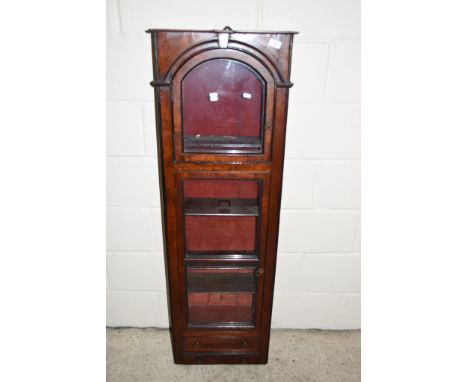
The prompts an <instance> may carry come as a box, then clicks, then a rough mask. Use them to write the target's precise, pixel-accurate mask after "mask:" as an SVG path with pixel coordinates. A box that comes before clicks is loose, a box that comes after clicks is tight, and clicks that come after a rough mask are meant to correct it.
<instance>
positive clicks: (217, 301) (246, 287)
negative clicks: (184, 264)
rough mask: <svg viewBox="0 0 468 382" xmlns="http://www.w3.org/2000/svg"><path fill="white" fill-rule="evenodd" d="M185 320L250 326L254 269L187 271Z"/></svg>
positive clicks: (252, 313) (252, 311)
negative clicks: (186, 310)
mask: <svg viewBox="0 0 468 382" xmlns="http://www.w3.org/2000/svg"><path fill="white" fill-rule="evenodd" d="M187 288H188V318H189V322H190V323H191V324H195V325H210V324H211V325H213V324H234V325H235V324H244V325H245V324H252V323H253V315H254V309H253V301H254V294H255V277H254V269H253V268H250V269H249V268H244V269H242V268H240V269H235V268H233V269H210V268H205V269H190V268H189V269H188V270H187Z"/></svg>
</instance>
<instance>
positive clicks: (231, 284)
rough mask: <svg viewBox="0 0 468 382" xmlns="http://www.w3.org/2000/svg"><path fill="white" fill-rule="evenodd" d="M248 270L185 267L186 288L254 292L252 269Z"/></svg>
mask: <svg viewBox="0 0 468 382" xmlns="http://www.w3.org/2000/svg"><path fill="white" fill-rule="evenodd" d="M247 270H248V272H242V273H240V272H235V271H230V270H229V269H224V270H222V271H219V270H217V269H216V270H212V271H211V272H210V269H209V268H204V269H203V270H197V268H192V269H190V268H189V269H187V290H188V292H189V293H192V292H216V293H246V292H251V293H254V292H255V277H254V272H253V271H254V270H253V269H248V268H247Z"/></svg>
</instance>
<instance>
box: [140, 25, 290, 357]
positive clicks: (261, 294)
mask: <svg viewBox="0 0 468 382" xmlns="http://www.w3.org/2000/svg"><path fill="white" fill-rule="evenodd" d="M147 32H148V33H150V34H151V41H152V52H151V54H152V59H153V76H154V77H153V81H152V82H151V85H152V86H154V90H155V92H154V94H155V104H156V129H157V144H158V153H159V176H160V188H161V213H162V221H163V230H164V234H163V236H164V249H165V262H166V276H167V290H168V302H169V312H170V314H169V315H170V332H171V340H172V348H173V355H174V362H176V363H184V364H192V363H202V364H203V363H206V364H209V363H266V362H267V361H268V346H269V337H270V322H271V311H272V304H273V285H274V279H275V265H276V249H277V241H278V229H279V212H280V203H281V185H282V172H283V159H284V143H285V132H286V114H287V103H288V92H289V88H290V87H291V86H292V83H291V82H290V81H289V78H290V66H291V53H292V43H293V36H294V34H295V32H246V31H234V30H232V29H231V28H229V27H226V28H224V29H222V30H167V29H150V30H148V31H147Z"/></svg>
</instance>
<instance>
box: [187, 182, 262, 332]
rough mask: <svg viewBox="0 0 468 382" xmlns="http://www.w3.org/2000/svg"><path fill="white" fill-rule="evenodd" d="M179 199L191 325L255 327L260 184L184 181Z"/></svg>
mask: <svg viewBox="0 0 468 382" xmlns="http://www.w3.org/2000/svg"><path fill="white" fill-rule="evenodd" d="M183 193H184V212H185V249H186V253H185V261H186V278H187V296H188V319H189V323H190V324H191V325H194V326H209V325H215V326H216V325H229V326H231V325H233V326H236V325H240V326H243V325H244V326H245V325H249V326H251V325H253V320H254V312H255V309H254V301H255V290H256V277H255V270H256V267H257V266H258V257H257V230H258V216H259V194H260V187H259V181H257V180H246V179H240V180H233V179H229V180H217V179H216V180H214V179H186V180H185V181H184V185H183Z"/></svg>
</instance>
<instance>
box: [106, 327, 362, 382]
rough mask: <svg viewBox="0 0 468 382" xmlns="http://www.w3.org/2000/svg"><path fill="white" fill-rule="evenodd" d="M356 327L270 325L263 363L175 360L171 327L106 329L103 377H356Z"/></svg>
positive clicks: (113, 380) (137, 381) (326, 380)
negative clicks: (266, 357) (287, 327)
mask: <svg viewBox="0 0 468 382" xmlns="http://www.w3.org/2000/svg"><path fill="white" fill-rule="evenodd" d="M360 345H361V333H360V332H358V331H315V330H273V331H272V334H271V342H270V355H269V362H268V364H267V365H190V366H189V365H175V364H174V363H173V361H172V352H171V344H170V339H169V332H168V331H167V330H161V329H134V328H132V329H107V382H127V381H128V382H130V381H131V382H146V381H164V382H172V381H177V382H179V381H184V382H199V381H203V382H210V381H217V382H230V381H232V382H235V381H242V382H249V381H281V382H289V381H300V382H303V381H311V382H321V381H323V382H335V381H336V382H353V381H360V374H361V366H360V363H361V362H360V359H361V351H360V347H361V346H360Z"/></svg>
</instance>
